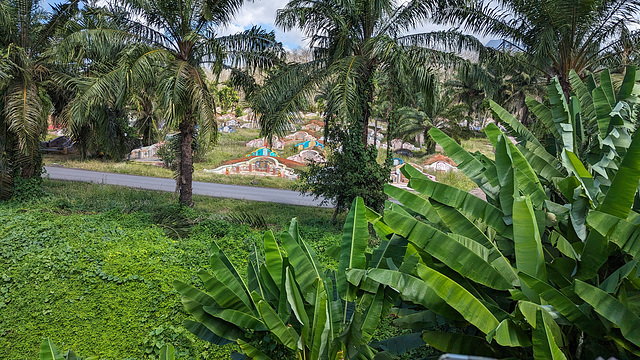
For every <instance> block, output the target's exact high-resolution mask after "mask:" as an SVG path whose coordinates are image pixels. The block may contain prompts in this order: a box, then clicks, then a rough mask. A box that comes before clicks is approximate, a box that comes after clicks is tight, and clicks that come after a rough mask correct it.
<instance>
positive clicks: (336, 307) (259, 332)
mask: <svg viewBox="0 0 640 360" xmlns="http://www.w3.org/2000/svg"><path fill="white" fill-rule="evenodd" d="M372 216H375V214H372V213H370V212H368V211H367V209H366V208H365V206H364V202H363V200H362V199H361V198H357V199H356V200H354V202H353V204H352V206H351V210H350V212H349V214H348V216H347V220H346V223H345V225H344V232H343V237H342V243H341V249H340V256H339V264H338V269H337V272H336V271H330V270H325V269H324V267H323V266H322V265H321V264H320V263H319V261H318V259H317V257H316V254H315V252H314V250H313V249H312V248H311V247H310V246H309V244H308V243H306V242H305V241H303V240H302V238H301V237H300V234H299V232H298V222H297V220H296V219H293V220H292V221H291V223H290V225H289V228H288V230H287V231H284V232H282V233H281V234H280V235H279V236H278V237H277V238H276V237H275V236H274V234H273V232H272V231H268V232H266V233H265V235H264V239H263V243H262V246H261V247H257V248H256V250H255V251H254V252H253V253H252V255H251V257H250V259H249V264H248V271H247V274H248V276H247V279H246V280H245V279H244V278H243V277H241V276H240V275H239V272H238V271H237V269H236V268H235V267H234V265H233V264H232V263H231V262H230V261H229V259H228V258H227V257H226V256H225V254H224V252H223V251H222V250H220V249H219V248H218V246H217V245H215V243H214V245H213V252H212V255H211V258H210V260H211V273H209V272H207V271H204V270H201V271H200V272H198V276H199V278H200V280H201V281H202V289H199V288H197V287H195V286H192V285H189V284H185V283H183V282H180V281H175V282H174V286H175V288H176V289H177V291H178V292H179V293H180V294H181V296H182V302H183V304H184V306H185V309H186V310H187V312H189V313H190V314H191V315H192V316H193V320H186V321H185V323H184V326H185V327H186V328H187V329H188V330H189V331H191V332H192V333H194V334H196V335H197V336H198V337H199V338H201V339H203V340H206V341H209V342H212V343H214V344H217V345H224V344H228V343H236V344H238V345H239V347H240V349H241V351H242V353H243V354H244V356H245V357H247V358H252V359H278V358H296V359H314V360H315V359H372V358H373V357H374V356H376V355H378V356H383V355H388V356H391V355H394V354H396V353H398V352H400V351H405V350H407V349H410V347H409V346H407V344H415V346H420V345H425V343H424V341H422V340H421V339H420V333H416V334H414V335H413V337H410V338H408V337H407V336H404V337H399V338H396V339H393V338H392V339H386V340H385V341H374V340H375V339H374V334H375V331H376V329H377V328H378V325H379V324H380V321H381V320H382V319H383V318H385V317H386V316H387V315H388V314H389V313H390V311H391V308H392V306H393V305H394V304H395V303H396V300H397V293H396V292H395V291H394V290H393V289H392V288H390V287H389V286H385V285H381V284H379V283H375V282H370V281H364V282H363V283H362V286H360V287H356V286H354V285H353V284H352V282H354V280H353V279H350V281H347V280H348V279H347V274H346V270H347V269H366V268H376V269H384V270H389V269H394V270H398V269H399V268H400V269H402V267H403V264H402V261H403V259H404V256H405V252H406V246H407V242H406V240H404V239H403V238H400V237H393V236H390V237H389V238H388V239H385V240H384V241H382V243H381V245H380V246H379V247H378V248H376V249H375V250H374V251H373V252H372V253H367V251H366V249H367V245H368V239H369V232H368V222H367V219H371V218H372ZM376 229H377V231H380V232H383V233H384V232H385V231H387V230H388V229H387V228H385V227H383V226H378V227H377V228H376ZM385 234H388V233H385ZM260 248H261V249H260ZM361 288H365V289H366V291H363V290H362V289H361ZM416 339H417V340H419V341H416ZM408 340H411V341H408Z"/></svg>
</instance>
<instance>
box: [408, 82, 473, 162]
mask: <svg viewBox="0 0 640 360" xmlns="http://www.w3.org/2000/svg"><path fill="white" fill-rule="evenodd" d="M468 112H469V111H468V105H467V104H465V103H462V102H458V101H456V100H455V97H454V94H452V91H451V90H449V91H442V89H441V87H440V86H438V88H437V89H436V92H435V93H434V95H433V96H432V97H430V98H426V99H425V98H424V97H423V96H419V100H418V106H417V108H414V107H402V108H400V109H398V117H399V122H398V128H397V129H396V134H397V136H401V137H403V138H405V139H409V138H412V137H416V136H420V135H422V136H423V139H424V144H423V145H425V151H426V153H427V154H431V153H433V152H434V151H435V148H436V143H435V141H433V139H432V138H431V136H429V130H430V129H431V128H432V127H435V128H438V129H440V130H442V131H443V132H444V133H445V134H447V135H448V136H449V137H451V138H453V139H454V140H456V141H459V139H460V137H461V135H463V134H462V133H463V131H464V130H463V128H462V126H461V123H462V122H463V121H467V122H468V120H469V118H470V116H469V115H468Z"/></svg>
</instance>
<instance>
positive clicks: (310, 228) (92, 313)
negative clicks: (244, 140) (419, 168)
mask: <svg viewBox="0 0 640 360" xmlns="http://www.w3.org/2000/svg"><path fill="white" fill-rule="evenodd" d="M45 190H46V191H47V193H49V195H48V196H47V197H46V198H44V199H42V200H39V201H31V202H9V203H2V204H0V314H1V316H0V353H2V354H4V356H3V358H7V359H26V358H28V359H34V358H37V351H38V349H39V344H40V343H41V341H42V339H43V338H45V337H48V338H51V339H52V340H53V341H54V342H55V343H56V344H58V345H59V346H58V347H59V348H61V349H67V348H73V349H74V350H75V351H76V353H79V354H81V355H83V356H99V357H100V358H103V359H145V358H157V352H158V351H159V349H160V347H161V346H162V345H163V344H164V343H165V342H170V343H172V344H173V345H175V346H176V349H177V354H178V355H179V358H181V359H190V358H199V359H223V358H228V356H229V354H230V352H231V351H232V350H233V346H226V347H222V348H221V347H216V346H213V345H211V346H209V345H208V344H207V343H205V342H204V341H201V340H198V339H197V338H195V337H194V336H193V335H191V334H190V333H188V331H186V330H185V329H184V328H183V327H182V325H181V324H182V321H183V320H184V319H185V318H186V317H187V315H186V313H185V312H184V310H183V307H182V304H181V302H180V299H179V296H178V295H177V293H176V292H175V290H174V289H173V287H172V285H171V283H172V281H173V280H175V279H178V280H181V281H185V282H188V283H191V282H193V283H196V284H197V283H198V281H197V280H196V276H195V274H196V272H197V271H198V270H199V269H202V268H203V269H207V268H208V267H209V265H208V256H209V248H210V245H211V242H212V240H214V239H215V241H216V242H217V243H218V245H219V246H220V247H221V248H222V249H223V250H224V251H225V252H226V253H227V255H228V256H229V258H230V259H231V260H232V261H233V262H234V264H235V265H236V266H237V267H238V269H240V270H242V271H245V265H246V261H247V256H248V253H249V252H250V251H251V249H252V246H253V244H254V242H255V241H256V240H258V239H260V238H261V237H262V234H263V230H257V229H252V228H251V227H249V226H248V225H244V224H240V223H237V222H235V223H230V222H229V221H230V220H228V219H229V217H226V216H225V214H229V213H232V212H237V211H244V212H249V211H251V212H253V213H256V214H258V213H260V214H261V216H262V217H263V218H264V221H265V222H266V223H267V225H268V226H269V227H270V228H275V229H282V228H283V225H284V224H286V222H288V220H289V219H290V218H291V217H293V216H297V217H298V218H299V220H300V225H301V232H302V235H303V237H305V239H307V240H309V242H310V243H311V244H313V245H314V246H315V248H316V251H317V252H318V254H319V255H320V259H321V260H322V261H323V262H324V263H325V264H327V265H328V266H330V267H334V266H335V260H333V259H331V258H330V257H329V255H327V254H326V253H327V251H325V249H327V248H329V247H330V246H332V245H335V244H338V243H339V241H340V240H339V238H340V236H339V233H340V227H339V226H338V227H336V226H334V225H332V224H331V223H330V218H331V215H332V214H331V211H330V210H325V209H316V208H304V207H294V206H283V205H276V204H262V203H252V202H248V201H235V200H225V199H211V198H200V197H196V204H197V207H196V209H186V210H181V209H179V208H177V207H174V210H175V211H176V212H177V213H178V215H179V216H178V217H179V218H184V219H186V220H188V221H190V223H191V224H195V225H193V227H192V228H190V229H188V231H187V232H184V233H182V235H179V232H177V233H175V235H174V232H172V231H168V229H167V228H168V227H172V226H173V227H175V226H176V225H175V223H174V222H172V223H170V224H169V225H167V224H166V223H158V222H159V221H160V222H162V221H164V220H162V219H166V216H165V217H163V216H162V214H164V213H166V212H171V211H174V210H172V209H171V206H170V205H168V204H169V203H170V200H171V199H170V197H171V195H170V194H163V193H156V192H149V191H139V190H131V189H124V188H120V187H113V186H104V185H90V184H79V183H63V182H54V181H46V182H45ZM159 214H160V215H159ZM339 224H341V222H339ZM168 235H172V236H171V237H170V236H168Z"/></svg>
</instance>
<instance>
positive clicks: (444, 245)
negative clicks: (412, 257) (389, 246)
mask: <svg viewBox="0 0 640 360" xmlns="http://www.w3.org/2000/svg"><path fill="white" fill-rule="evenodd" d="M384 219H385V222H386V223H387V224H388V225H389V226H390V227H391V228H392V229H394V231H396V232H397V233H398V234H400V235H402V236H403V237H406V238H407V240H409V242H411V243H412V244H414V245H415V246H416V248H418V249H422V250H424V251H425V252H426V253H428V254H429V255H431V256H433V257H435V258H436V259H438V260H440V261H442V262H443V263H445V264H446V265H447V266H449V267H450V268H452V269H454V270H456V271H457V272H458V273H460V274H461V275H463V276H465V277H467V278H469V279H471V280H473V281H476V282H478V283H480V284H483V285H486V286H488V287H491V288H494V289H498V290H508V289H510V288H512V285H511V283H510V282H509V281H508V280H507V279H505V278H504V277H503V276H502V274H501V273H500V272H498V270H496V269H495V268H493V267H492V266H491V265H490V264H489V263H488V262H487V261H488V257H487V258H486V259H485V258H483V257H482V256H481V255H479V254H477V253H476V252H475V251H474V250H472V249H471V248H470V247H467V246H466V243H465V242H461V241H458V239H456V238H454V237H451V236H448V235H447V234H445V233H443V232H441V231H439V230H437V229H435V228H433V227H431V226H429V225H427V224H425V223H423V222H420V221H418V220H416V219H414V218H412V217H408V216H406V215H403V214H400V213H398V212H395V211H386V212H385V215H384ZM470 242H471V243H475V244H478V243H477V242H475V241H472V240H470ZM479 246H480V245H479ZM483 248H484V247H483ZM484 249H485V250H486V248H484Z"/></svg>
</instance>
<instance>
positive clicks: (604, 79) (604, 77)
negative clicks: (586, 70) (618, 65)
mask: <svg viewBox="0 0 640 360" xmlns="http://www.w3.org/2000/svg"><path fill="white" fill-rule="evenodd" d="M600 88H602V91H603V92H604V95H605V96H606V98H607V101H608V102H609V104H610V105H611V107H613V106H614V105H615V103H616V93H615V90H614V89H613V82H612V81H611V72H610V71H609V69H604V70H602V71H601V72H600Z"/></svg>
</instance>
